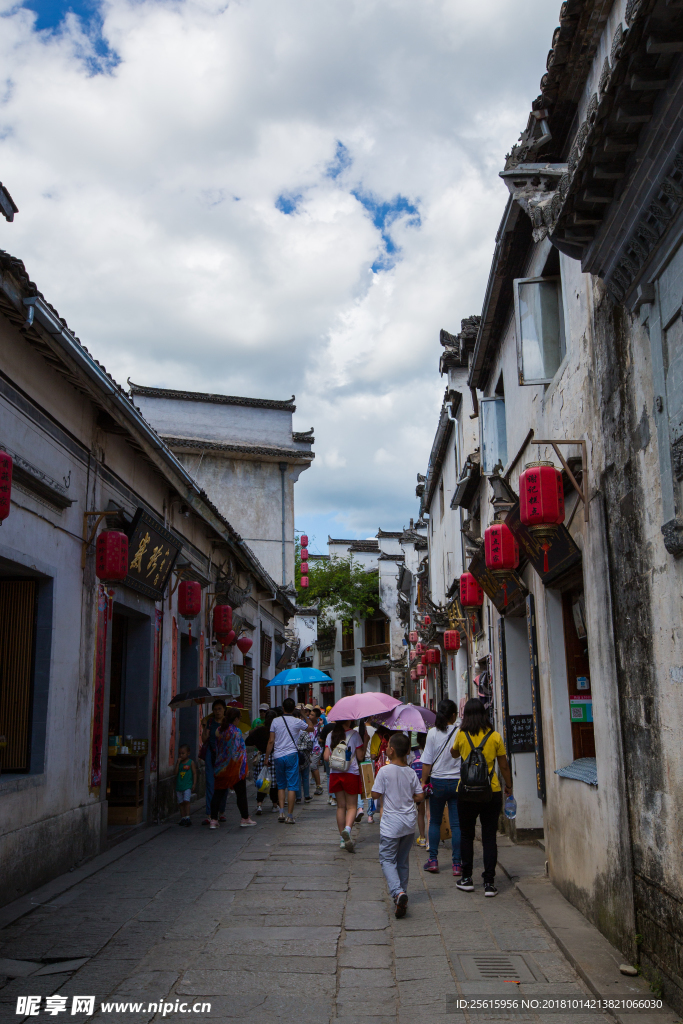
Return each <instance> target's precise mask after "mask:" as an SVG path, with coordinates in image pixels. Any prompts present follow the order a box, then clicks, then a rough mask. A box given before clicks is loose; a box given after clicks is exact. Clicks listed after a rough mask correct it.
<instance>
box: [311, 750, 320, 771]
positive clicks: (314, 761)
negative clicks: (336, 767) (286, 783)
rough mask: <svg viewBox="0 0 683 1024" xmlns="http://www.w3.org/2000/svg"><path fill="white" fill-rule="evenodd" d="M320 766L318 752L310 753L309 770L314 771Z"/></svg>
mask: <svg viewBox="0 0 683 1024" xmlns="http://www.w3.org/2000/svg"><path fill="white" fill-rule="evenodd" d="M319 767H320V754H311V771H312V772H316V771H317V770H318V768H319Z"/></svg>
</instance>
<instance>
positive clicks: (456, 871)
mask: <svg viewBox="0 0 683 1024" xmlns="http://www.w3.org/2000/svg"><path fill="white" fill-rule="evenodd" d="M461 877H462V864H454V865H453V878H461Z"/></svg>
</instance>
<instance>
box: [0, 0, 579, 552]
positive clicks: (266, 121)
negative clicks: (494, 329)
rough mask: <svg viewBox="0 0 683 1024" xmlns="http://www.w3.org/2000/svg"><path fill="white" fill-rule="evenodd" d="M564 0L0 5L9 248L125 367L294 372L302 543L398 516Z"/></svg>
mask: <svg viewBox="0 0 683 1024" xmlns="http://www.w3.org/2000/svg"><path fill="white" fill-rule="evenodd" d="M559 7H560V3H559V0H558V2H557V3H548V0H516V3H515V4H509V3H505V2H504V0H478V3H477V4H472V3H471V0H438V2H434V3H427V4H423V5H419V6H417V7H416V5H415V3H414V0H345V2H344V3H343V4H337V5H335V4H325V3H320V0H239V2H234V0H230V2H228V3H227V4H226V3H225V0H176V2H174V3H170V2H168V0H136V2H131V0H107V4H106V5H102V6H101V7H100V6H98V5H97V4H95V3H91V2H89V0H76V2H72V3H70V4H64V3H55V2H52V0H45V2H43V0H41V2H40V3H32V4H31V5H30V9H31V10H33V11H35V12H36V13H37V15H38V18H37V21H36V22H35V24H34V23H33V22H32V21H31V19H29V18H27V16H26V8H22V7H9V8H8V7H5V8H4V13H3V17H2V32H1V33H0V67H2V69H3V79H4V81H5V82H6V83H7V87H6V88H5V89H4V90H3V91H2V98H1V99H0V179H1V180H2V181H3V183H4V184H5V185H6V186H7V187H8V188H9V191H10V192H11V194H12V196H13V198H14V200H15V202H16V203H17V205H18V207H19V214H18V215H17V216H16V218H15V220H14V222H13V223H12V224H10V225H8V224H6V223H5V222H4V221H3V222H1V223H0V233H1V235H0V246H1V247H2V248H4V249H7V250H8V251H10V252H11V253H12V254H13V255H16V256H18V257H20V258H21V259H23V260H24V262H25V264H26V266H27V269H28V272H29V274H30V276H31V278H32V280H34V281H35V282H36V284H37V286H38V288H39V289H40V290H41V292H42V293H43V294H44V295H45V296H46V298H47V299H48V301H49V302H50V303H51V304H52V305H53V306H54V307H55V308H56V309H57V310H58V311H59V313H60V314H61V315H62V316H63V317H65V318H66V320H67V322H68V323H69V325H70V327H71V328H72V329H73V330H74V331H75V333H76V334H77V335H78V336H79V337H80V338H81V340H82V341H83V342H84V343H85V344H86V345H87V346H88V348H89V349H90V351H91V352H92V353H93V354H94V355H95V356H96V358H98V359H99V360H100V362H102V363H103V364H104V365H105V366H106V368H107V370H108V371H109V372H110V373H111V374H112V375H113V376H114V378H115V379H116V380H118V381H119V382H121V383H125V381H126V379H127V378H128V377H130V378H131V379H132V380H135V381H137V382H140V383H149V384H157V385H160V386H165V387H178V386H180V387H184V388H187V389H194V390H197V391H215V392H224V393H226V394H233V395H234V394H238V395H245V396H255V397H263V398H288V397H289V396H290V395H292V394H296V404H297V412H296V415H295V423H294V429H295V430H307V429H308V428H310V427H311V426H313V427H314V428H315V437H316V442H315V452H316V458H315V462H314V465H313V467H312V468H311V469H310V470H308V471H306V472H305V473H303V474H302V476H301V479H300V480H299V482H298V483H297V487H296V503H297V516H296V518H297V524H298V525H299V527H300V528H301V529H304V530H307V531H308V533H309V535H311V536H315V537H316V544H318V543H319V544H320V545H321V547H320V550H324V544H325V543H326V540H327V534H328V533H330V534H331V535H332V536H342V537H343V536H348V537H365V536H373V535H374V534H375V533H376V532H377V529H378V527H379V526H381V527H382V528H383V529H397V528H400V527H401V526H403V525H405V524H407V523H408V521H409V519H410V517H411V516H415V515H416V511H417V503H416V501H415V496H414V492H415V477H416V473H417V472H424V470H425V467H426V464H427V460H428V458H429V452H430V449H431V445H432V440H433V436H434V430H435V428H436V423H437V419H438V411H439V406H440V402H441V398H442V395H443V388H444V381H443V380H442V379H441V378H440V377H439V372H438V360H439V355H440V346H439V331H440V329H441V328H442V327H443V328H446V329H447V330H449V331H457V330H458V329H459V324H460V320H461V319H462V318H463V317H466V316H470V315H471V314H472V313H477V312H479V311H480V310H481V306H482V301H483V295H484V289H485V285H486V280H487V276H488V272H489V267H490V261H491V256H492V252H493V244H494V238H495V232H496V229H497V226H498V223H499V221H500V216H501V213H502V210H503V207H504V204H505V200H506V197H507V191H506V189H505V187H504V186H503V184H502V183H501V181H500V179H499V178H498V171H499V170H500V168H501V167H502V165H503V161H504V158H505V153H506V152H507V151H508V150H509V149H510V147H511V145H513V144H514V142H515V140H516V139H517V136H518V135H519V132H520V130H521V129H522V128H523V126H524V125H525V124H526V121H527V118H528V112H529V109H530V103H531V102H532V100H533V99H534V97H535V96H536V95H537V94H538V90H539V82H540V79H541V76H542V74H543V72H544V68H545V59H546V54H547V52H548V48H549V46H550V42H551V39H552V34H553V30H554V28H555V26H556V24H557V16H558V13H559ZM69 12H71V15H72V16H71V17H66V15H67V14H68V13H69ZM236 200H239V201H236ZM315 549H316V548H315V547H314V550H315Z"/></svg>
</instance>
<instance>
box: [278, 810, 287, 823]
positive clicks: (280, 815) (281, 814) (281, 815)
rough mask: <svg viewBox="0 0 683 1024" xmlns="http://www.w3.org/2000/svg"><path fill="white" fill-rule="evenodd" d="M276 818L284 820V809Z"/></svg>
mask: <svg viewBox="0 0 683 1024" xmlns="http://www.w3.org/2000/svg"><path fill="white" fill-rule="evenodd" d="M277 820H278V821H284V820H285V812H284V811H280V813H279V814H278V816H277Z"/></svg>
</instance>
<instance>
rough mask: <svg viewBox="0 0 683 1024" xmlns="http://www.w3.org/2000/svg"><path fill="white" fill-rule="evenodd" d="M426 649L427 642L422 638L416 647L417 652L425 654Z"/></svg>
mask: <svg viewBox="0 0 683 1024" xmlns="http://www.w3.org/2000/svg"><path fill="white" fill-rule="evenodd" d="M426 650H427V644H423V643H422V641H421V640H420V641H419V643H418V644H417V646H416V647H415V651H416V653H417V654H424V652H425V651H426Z"/></svg>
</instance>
